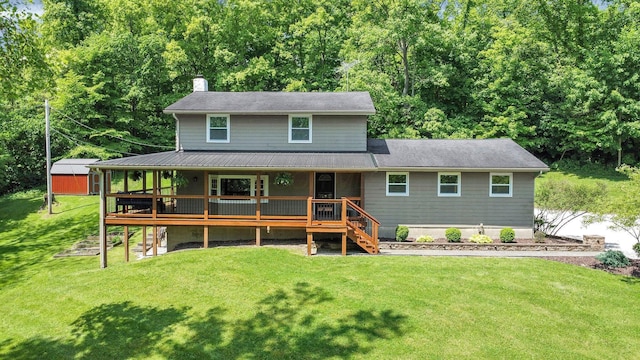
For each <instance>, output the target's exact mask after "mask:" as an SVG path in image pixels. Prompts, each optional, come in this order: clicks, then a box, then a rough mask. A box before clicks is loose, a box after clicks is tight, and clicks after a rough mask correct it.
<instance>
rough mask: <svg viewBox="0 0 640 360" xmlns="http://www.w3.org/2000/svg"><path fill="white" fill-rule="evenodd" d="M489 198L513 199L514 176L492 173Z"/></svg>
mask: <svg viewBox="0 0 640 360" xmlns="http://www.w3.org/2000/svg"><path fill="white" fill-rule="evenodd" d="M489 177H490V179H489V196H491V197H511V196H513V174H511V173H491V174H490V175H489Z"/></svg>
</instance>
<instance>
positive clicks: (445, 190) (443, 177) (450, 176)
mask: <svg viewBox="0 0 640 360" xmlns="http://www.w3.org/2000/svg"><path fill="white" fill-rule="evenodd" d="M460 178H461V176H460V173H448V172H447V173H438V196H460V194H461V193H462V189H461V184H460Z"/></svg>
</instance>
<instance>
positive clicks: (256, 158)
mask: <svg viewBox="0 0 640 360" xmlns="http://www.w3.org/2000/svg"><path fill="white" fill-rule="evenodd" d="M368 150H369V152H366V153H364V152H363V153H299V152H226V151H184V152H175V151H169V152H162V153H155V154H148V155H139V156H131V157H125V158H121V159H113V160H107V161H100V162H97V163H95V164H93V165H92V166H91V167H95V168H104V169H234V170H239V169H247V170H260V169H264V170H277V169H286V170H316V171H317V170H353V171H375V170H378V169H380V170H393V169H398V170H401V169H408V170H411V169H416V170H420V169H423V170H431V171H436V170H471V171H473V170H483V171H486V170H498V171H499V170H505V171H507V170H509V171H547V170H549V168H548V167H547V165H545V164H544V163H543V162H542V161H540V160H538V159H537V158H536V157H535V156H533V155H531V154H530V153H529V152H527V151H526V150H525V149H523V148H522V147H520V145H518V144H516V143H515V142H514V141H513V140H511V139H482V140H448V139H447V140H431V139H429V140H427V139H422V140H384V139H369V141H368Z"/></svg>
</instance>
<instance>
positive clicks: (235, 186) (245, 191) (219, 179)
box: [209, 175, 269, 204]
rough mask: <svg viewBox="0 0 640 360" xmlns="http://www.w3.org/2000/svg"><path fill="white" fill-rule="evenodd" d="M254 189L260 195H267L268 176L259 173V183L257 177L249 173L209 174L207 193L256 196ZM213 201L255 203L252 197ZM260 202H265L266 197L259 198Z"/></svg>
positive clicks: (216, 200) (213, 194) (215, 200)
mask: <svg viewBox="0 0 640 360" xmlns="http://www.w3.org/2000/svg"><path fill="white" fill-rule="evenodd" d="M256 190H258V191H259V192H260V196H269V176H268V175H260V184H258V181H257V177H256V176H251V175H209V195H212V196H256ZM211 201H213V202H233V203H236V204H241V203H255V200H254V199H242V200H231V199H212V200H211ZM260 202H261V203H267V202H268V200H267V199H261V200H260Z"/></svg>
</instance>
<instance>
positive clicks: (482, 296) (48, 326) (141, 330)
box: [0, 194, 640, 359]
mask: <svg viewBox="0 0 640 360" xmlns="http://www.w3.org/2000/svg"><path fill="white" fill-rule="evenodd" d="M58 200H59V201H60V204H59V205H57V206H56V208H55V210H56V214H55V215H53V216H48V215H45V214H42V213H38V212H37V208H38V206H39V205H40V203H41V198H40V195H39V194H38V195H36V194H23V195H21V196H14V197H12V198H2V199H1V200H0V206H2V207H1V209H2V213H0V214H1V215H0V256H1V258H0V271H1V273H2V278H1V279H2V281H1V282H0V314H2V317H1V318H0V324H1V325H0V358H3V359H4V358H6V359H36V358H37V359H40V358H46V359H70V358H76V359H122V358H132V359H149V358H151V359H202V358H214V359H342V358H354V359H429V358H434V359H440V358H502V359H520V358H539V359H547V358H555V359H558V358H561V359H571V358H593V359H621V358H625V359H636V358H640V346H639V344H640V341H639V340H638V334H639V333H640V296H639V295H638V294H640V282H638V281H637V280H636V279H632V278H625V277H620V276H614V275H610V274H608V273H605V272H601V271H596V270H591V269H586V268H581V267H577V266H570V265H566V264H561V263H556V262H551V261H545V260H538V259H494V258H453V257H451V258H449V257H447V258H441V257H438V258H435V257H433V258H432V257H388V256H348V257H340V256H335V257H334V256H317V257H311V258H308V257H305V256H302V255H300V254H297V253H294V252H292V251H289V250H284V249H274V248H266V247H263V248H255V247H236V248H215V249H206V250H204V249H203V250H190V251H182V252H175V253H172V254H168V255H163V256H159V257H156V258H152V259H145V260H140V261H136V260H134V261H132V262H130V263H125V262H124V254H123V248H122V247H116V248H114V249H113V250H112V251H110V253H109V267H108V268H107V269H100V268H99V259H98V257H88V258H87V257H82V258H63V259H53V258H52V256H53V254H55V253H56V252H58V251H59V250H60V249H61V248H66V247H68V246H70V245H71V244H72V243H73V242H75V241H77V240H80V239H81V238H83V237H84V235H85V234H84V232H91V230H94V229H97V215H96V214H97V211H98V205H97V198H95V197H60V198H59V199H58ZM7 209H10V210H9V211H5V210H7Z"/></svg>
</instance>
